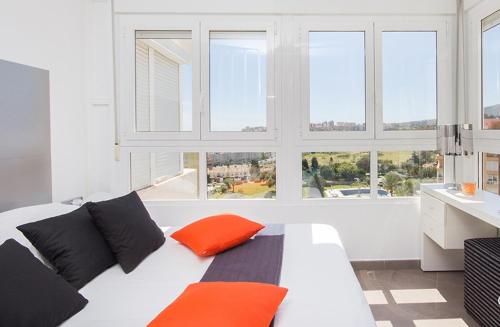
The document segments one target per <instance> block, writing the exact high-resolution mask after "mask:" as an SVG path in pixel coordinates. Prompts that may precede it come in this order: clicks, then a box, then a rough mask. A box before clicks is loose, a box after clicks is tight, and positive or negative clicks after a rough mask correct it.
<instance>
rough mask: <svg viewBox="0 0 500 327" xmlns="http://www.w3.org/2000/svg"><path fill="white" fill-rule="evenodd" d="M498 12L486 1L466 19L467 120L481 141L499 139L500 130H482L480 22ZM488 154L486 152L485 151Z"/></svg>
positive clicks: (499, 7) (481, 32) (495, 7)
mask: <svg viewBox="0 0 500 327" xmlns="http://www.w3.org/2000/svg"><path fill="white" fill-rule="evenodd" d="M498 10H500V6H499V5H498V3H497V2H495V1H489V2H488V1H487V2H485V3H483V4H481V5H479V6H477V7H474V8H473V9H472V10H471V12H470V15H469V17H468V20H467V21H468V22H469V24H468V27H469V30H468V40H469V42H470V44H468V46H467V50H468V52H467V58H468V59H469V60H468V62H467V64H468V78H466V82H467V83H468V84H467V87H466V89H467V90H469V93H468V95H469V99H468V100H469V101H468V107H469V112H468V113H469V118H470V119H471V120H472V123H473V125H474V136H475V137H476V138H481V139H497V140H498V139H500V130H492V129H483V108H482V107H483V90H482V89H483V29H482V20H483V19H485V18H486V17H488V16H490V15H492V14H493V13H495V12H496V11H498ZM485 152H488V151H485Z"/></svg>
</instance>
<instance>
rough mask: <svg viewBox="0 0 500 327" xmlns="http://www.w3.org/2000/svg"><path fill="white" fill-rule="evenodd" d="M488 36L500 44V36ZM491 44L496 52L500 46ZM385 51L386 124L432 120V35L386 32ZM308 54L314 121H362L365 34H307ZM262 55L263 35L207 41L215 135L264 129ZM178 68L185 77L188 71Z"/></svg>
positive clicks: (187, 95) (185, 100) (185, 95)
mask: <svg viewBox="0 0 500 327" xmlns="http://www.w3.org/2000/svg"><path fill="white" fill-rule="evenodd" d="M492 34H493V33H492ZM492 37H496V39H497V40H498V39H500V31H498V32H497V33H496V35H494V36H492ZM492 43H493V42H492ZM496 46H497V50H496V51H497V53H498V51H499V50H498V42H496ZM382 50H383V104H384V122H385V123H393V122H407V121H414V120H425V119H435V118H436V100H437V94H436V84H437V73H436V60H437V58H436V33H435V32H384V34H383V48H382ZM309 51H310V62H309V69H310V76H309V77H310V109H311V114H310V115H311V122H312V123H320V122H323V121H330V120H333V121H336V122H356V123H363V122H364V121H365V60H364V59H365V58H364V56H365V54H364V52H365V51H364V32H310V34H309ZM266 53H267V49H266V40H265V34H264V33H262V38H258V37H254V38H240V39H237V38H233V39H230V38H211V40H210V129H211V130H212V131H240V130H241V129H242V128H244V127H246V126H266V98H267V86H266V82H267V79H266V69H267V67H266ZM495 59H496V60H497V67H499V66H500V64H499V62H498V56H497V57H495ZM499 70H500V69H498V68H497V71H496V82H497V83H498V71H499ZM183 71H184V72H185V73H186V75H184V76H190V74H191V68H189V69H187V68H185V69H184V70H183ZM188 85H191V78H190V77H189V78H184V81H183V82H182V86H181V89H184V90H185V89H190V88H189V87H188ZM497 91H498V89H497ZM191 96H192V94H191V92H182V104H183V112H184V116H185V119H184V124H183V125H184V126H183V128H184V130H190V129H191V124H190V119H188V118H191V113H190V112H191V110H192V109H191V108H192V104H191ZM497 97H500V95H499V94H498V92H497ZM497 103H498V101H497ZM188 112H189V113H188ZM187 125H189V126H187Z"/></svg>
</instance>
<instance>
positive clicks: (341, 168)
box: [337, 162, 358, 181]
mask: <svg viewBox="0 0 500 327" xmlns="http://www.w3.org/2000/svg"><path fill="white" fill-rule="evenodd" d="M337 172H338V174H339V176H340V178H341V179H343V180H347V181H352V180H354V178H355V177H356V176H357V175H358V168H357V167H356V165H354V164H353V163H350V162H342V163H340V164H339V165H338V167H337Z"/></svg>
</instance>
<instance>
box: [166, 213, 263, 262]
mask: <svg viewBox="0 0 500 327" xmlns="http://www.w3.org/2000/svg"><path fill="white" fill-rule="evenodd" d="M262 228H264V226H263V225H261V224H258V223H256V222H253V221H251V220H248V219H245V218H243V217H240V216H238V215H232V214H222V215H217V216H211V217H207V218H203V219H200V220H197V221H195V222H194V223H191V224H189V225H187V226H186V227H184V228H182V229H180V230H178V231H176V232H175V233H173V234H172V235H170V236H171V237H172V238H173V239H175V240H177V241H179V242H181V243H182V244H184V245H186V246H187V247H189V248H190V249H191V250H193V252H194V253H196V254H197V255H199V256H201V257H206V256H211V255H214V254H217V253H219V252H222V251H225V250H227V249H230V248H232V247H234V246H236V245H238V244H241V243H243V242H245V241H247V240H248V239H249V238H251V237H252V236H254V235H255V234H256V233H257V232H258V231H259V230H261V229H262Z"/></svg>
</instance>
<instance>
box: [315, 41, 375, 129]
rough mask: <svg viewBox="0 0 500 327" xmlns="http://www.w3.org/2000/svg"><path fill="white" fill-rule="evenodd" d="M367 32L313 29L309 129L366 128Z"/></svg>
mask: <svg viewBox="0 0 500 327" xmlns="http://www.w3.org/2000/svg"><path fill="white" fill-rule="evenodd" d="M365 70H366V68H365V32H363V31H361V32H356V31H338V32H337V31H336V32H319V31H311V32H309V130H310V131H313V132H325V131H327V132H328V131H365V130H366V106H365V103H366V99H365V93H366V91H365V89H366V88H365V79H366V77H365Z"/></svg>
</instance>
